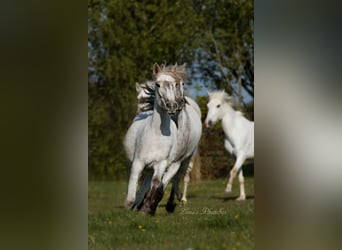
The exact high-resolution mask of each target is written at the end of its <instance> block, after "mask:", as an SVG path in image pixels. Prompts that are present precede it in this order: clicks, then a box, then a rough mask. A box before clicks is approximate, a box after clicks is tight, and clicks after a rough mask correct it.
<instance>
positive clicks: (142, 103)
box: [136, 81, 155, 113]
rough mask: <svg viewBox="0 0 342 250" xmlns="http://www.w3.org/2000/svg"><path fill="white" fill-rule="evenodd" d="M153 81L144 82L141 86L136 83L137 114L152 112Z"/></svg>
mask: <svg viewBox="0 0 342 250" xmlns="http://www.w3.org/2000/svg"><path fill="white" fill-rule="evenodd" d="M154 84H155V83H154V81H146V82H144V83H142V84H139V83H136V89H137V99H138V111H137V113H141V112H146V111H149V110H153V105H154V98H155V94H154Z"/></svg>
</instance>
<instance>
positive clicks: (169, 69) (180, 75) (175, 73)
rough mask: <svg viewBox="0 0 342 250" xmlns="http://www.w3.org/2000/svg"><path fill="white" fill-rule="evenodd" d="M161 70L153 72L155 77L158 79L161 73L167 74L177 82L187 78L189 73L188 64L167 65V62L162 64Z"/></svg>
mask: <svg viewBox="0 0 342 250" xmlns="http://www.w3.org/2000/svg"><path fill="white" fill-rule="evenodd" d="M160 69H161V71H160V72H158V73H155V72H154V74H153V76H154V78H155V79H156V78H157V76H158V75H159V74H166V75H170V76H172V77H173V78H174V79H175V80H176V81H177V82H179V81H180V80H183V82H185V81H186V79H187V73H186V64H185V63H184V64H183V65H180V66H178V65H177V64H175V65H169V66H166V65H165V64H162V65H161V66H160Z"/></svg>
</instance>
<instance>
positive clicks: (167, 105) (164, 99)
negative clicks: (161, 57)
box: [153, 64, 186, 115]
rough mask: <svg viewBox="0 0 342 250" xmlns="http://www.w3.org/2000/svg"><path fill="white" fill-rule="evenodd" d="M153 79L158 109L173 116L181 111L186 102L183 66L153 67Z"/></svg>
mask: <svg viewBox="0 0 342 250" xmlns="http://www.w3.org/2000/svg"><path fill="white" fill-rule="evenodd" d="M153 76H154V79H155V92H156V98H157V103H158V105H159V107H161V108H162V109H164V110H166V111H167V112H168V114H170V115H173V114H175V113H176V112H177V111H180V110H182V109H183V107H184V105H185V103H186V101H185V98H184V93H183V91H184V90H183V89H184V82H185V80H186V69H185V64H183V65H182V66H177V64H176V65H174V66H168V67H166V66H165V65H162V67H160V66H159V65H158V64H154V65H153Z"/></svg>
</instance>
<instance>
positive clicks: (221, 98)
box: [208, 90, 245, 116]
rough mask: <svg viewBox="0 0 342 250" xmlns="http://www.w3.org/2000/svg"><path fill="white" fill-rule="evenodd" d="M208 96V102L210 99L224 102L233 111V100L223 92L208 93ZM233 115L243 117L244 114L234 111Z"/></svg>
mask: <svg viewBox="0 0 342 250" xmlns="http://www.w3.org/2000/svg"><path fill="white" fill-rule="evenodd" d="M208 95H209V101H210V100H212V99H216V100H219V101H221V102H226V103H228V105H229V106H231V107H232V108H233V109H234V110H235V107H234V106H235V105H234V102H233V98H231V97H230V96H229V95H228V94H227V93H226V92H225V91H224V90H219V91H214V92H209V93H208ZM235 113H236V114H237V115H241V116H245V114H244V113H243V112H242V111H240V110H235Z"/></svg>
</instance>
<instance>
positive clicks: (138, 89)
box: [135, 82, 141, 92]
mask: <svg viewBox="0 0 342 250" xmlns="http://www.w3.org/2000/svg"><path fill="white" fill-rule="evenodd" d="M135 89H136V91H137V92H140V91H141V86H140V84H139V83H137V82H136V83H135Z"/></svg>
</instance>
